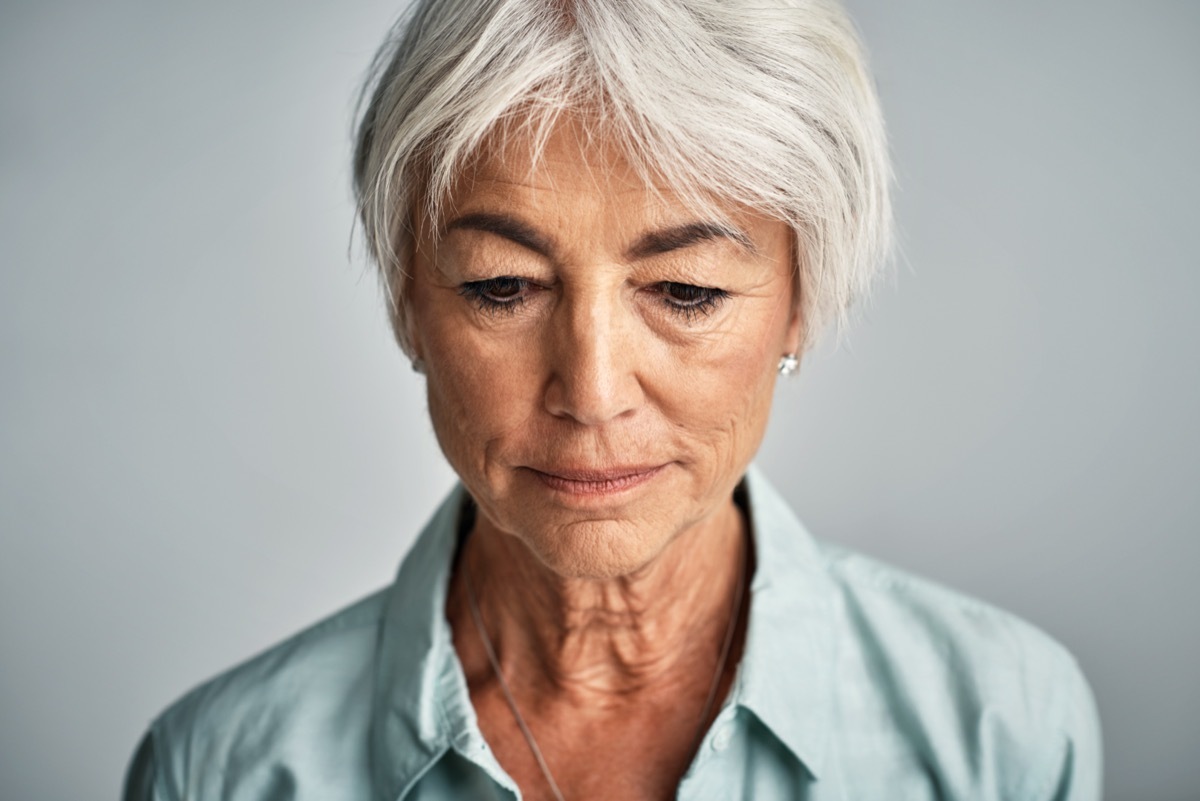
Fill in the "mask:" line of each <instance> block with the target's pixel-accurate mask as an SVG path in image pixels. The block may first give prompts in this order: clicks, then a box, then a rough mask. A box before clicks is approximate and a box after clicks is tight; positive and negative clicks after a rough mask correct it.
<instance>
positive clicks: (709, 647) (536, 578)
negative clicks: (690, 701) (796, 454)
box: [447, 500, 746, 708]
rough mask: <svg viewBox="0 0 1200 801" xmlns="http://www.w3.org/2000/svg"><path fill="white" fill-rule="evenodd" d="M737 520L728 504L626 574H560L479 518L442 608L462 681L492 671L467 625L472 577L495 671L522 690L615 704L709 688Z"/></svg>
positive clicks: (736, 559)
mask: <svg viewBox="0 0 1200 801" xmlns="http://www.w3.org/2000/svg"><path fill="white" fill-rule="evenodd" d="M745 541H746V537H745V526H744V523H743V520H742V516H741V514H740V513H739V511H738V509H737V507H736V506H735V505H734V503H733V501H732V500H730V502H729V503H728V504H727V505H726V506H724V507H722V509H721V510H720V511H718V512H717V513H715V514H714V515H712V516H711V517H710V518H709V519H707V520H705V521H703V522H701V523H699V524H697V525H696V526H693V527H692V528H691V529H688V530H686V531H684V532H681V533H680V534H679V535H678V536H677V537H675V538H674V539H673V540H672V541H671V542H670V543H669V544H668V545H667V547H666V548H665V549H664V550H663V552H662V553H661V554H659V556H658V557H657V558H655V559H654V560H653V561H652V562H651V563H650V564H648V565H645V566H644V567H642V568H641V569H639V570H637V571H636V572H634V573H633V574H630V575H627V576H622V577H618V578H611V579H586V578H564V577H562V576H559V575H557V574H555V573H553V572H552V571H550V570H549V569H548V568H547V567H546V566H545V565H544V564H543V563H541V562H540V560H538V559H537V557H536V556H534V554H533V553H532V552H530V551H529V549H528V548H527V547H526V546H525V545H524V544H523V543H522V542H521V541H520V540H519V539H518V538H516V537H514V536H511V535H509V534H506V533H504V532H502V531H500V530H498V529H496V528H495V527H494V526H493V525H491V524H490V523H489V521H487V520H486V519H485V518H484V517H483V516H480V517H479V518H478V519H477V520H476V522H475V526H474V527H473V529H472V532H471V536H470V538H469V539H468V540H467V543H466V545H465V547H464V549H463V553H462V554H461V556H460V561H459V564H458V569H457V571H456V573H455V577H454V581H453V586H452V588H451V594H450V599H449V603H448V606H447V614H448V617H449V618H450V621H451V624H452V626H453V628H454V631H455V633H456V634H455V640H456V647H457V648H458V650H459V655H460V658H462V660H463V665H464V669H465V670H466V672H467V676H468V681H469V682H470V681H472V677H481V678H482V677H486V676H488V675H489V674H490V665H489V663H488V662H487V657H486V652H485V651H484V650H483V649H482V644H481V643H480V642H478V638H477V637H472V636H469V635H468V634H467V633H469V632H473V631H474V628H473V624H472V621H471V618H470V610H469V608H468V606H467V596H466V592H465V586H464V583H463V582H464V580H470V581H471V582H472V585H473V589H474V591H475V595H476V599H477V602H478V604H479V607H480V611H481V614H482V617H483V621H484V626H485V628H486V630H487V632H488V636H489V638H490V639H491V640H492V642H493V643H494V645H495V650H496V653H497V655H498V657H499V660H500V663H501V669H502V670H503V672H504V674H505V675H506V676H507V677H509V680H510V683H511V684H513V685H514V691H515V692H517V693H518V694H523V693H529V694H531V695H537V696H540V697H543V698H544V697H547V696H548V695H553V696H557V697H560V698H564V699H567V700H571V701H576V702H579V703H580V704H581V705H583V704H585V705H588V706H593V707H594V706H595V705H596V704H599V705H600V706H601V707H602V708H603V707H608V706H612V705H618V704H619V703H620V702H621V701H622V700H626V699H629V698H630V697H640V696H641V695H643V694H645V693H651V694H653V693H655V692H657V691H659V690H662V691H666V692H680V691H682V692H684V693H687V694H689V695H690V694H694V693H700V692H704V691H707V689H708V684H709V683H710V682H711V680H712V676H713V670H715V669H716V665H717V661H718V659H719V657H720V653H721V649H722V646H723V645H724V641H725V639H726V635H727V633H728V631H729V627H730V626H731V625H736V621H731V620H730V616H731V613H732V608H733V606H734V594H735V592H737V588H738V586H739V581H738V579H739V576H740V575H744V573H742V574H739V571H740V570H744V569H745V568H746V565H745V562H744V559H745V557H744V555H743V549H744V548H745V544H744V543H745Z"/></svg>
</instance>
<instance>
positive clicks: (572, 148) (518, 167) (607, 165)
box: [435, 112, 771, 233]
mask: <svg viewBox="0 0 1200 801" xmlns="http://www.w3.org/2000/svg"><path fill="white" fill-rule="evenodd" d="M606 129H608V126H605V125H603V124H600V123H598V122H597V121H596V120H595V119H594V117H593V116H589V115H584V114H579V113H566V112H564V113H562V114H560V115H559V116H558V118H557V119H556V120H555V121H554V122H553V123H552V124H545V125H535V124H532V123H528V122H526V121H521V120H517V121H514V122H511V123H509V124H507V125H504V126H500V127H498V128H497V129H496V130H494V131H493V132H492V133H490V134H489V135H488V136H487V137H485V138H484V140H483V141H482V143H481V144H480V146H479V147H478V148H477V149H476V151H475V153H474V154H473V156H472V157H471V158H470V159H468V160H467V162H466V164H465V165H464V166H463V168H462V169H461V170H460V171H459V173H458V175H457V176H456V180H455V181H454V182H453V184H452V187H451V189H450V191H449V192H448V193H447V196H446V197H445V202H444V203H443V204H441V208H440V209H438V213H437V214H436V215H435V217H436V218H437V221H438V223H439V224H438V225H437V230H438V231H439V233H443V232H444V227H443V226H444V224H445V223H446V222H447V220H448V219H450V218H453V217H454V216H456V215H461V214H468V213H471V212H475V211H479V210H489V211H495V210H502V211H504V212H506V213H516V214H518V215H533V216H536V217H540V218H542V219H544V220H546V221H547V222H551V221H558V222H560V223H567V224H573V223H572V221H574V222H580V221H586V222H587V223H588V224H597V223H600V222H601V221H605V222H606V224H607V225H608V226H609V227H610V228H613V227H615V228H620V229H622V230H624V231H626V232H633V229H638V228H640V227H646V226H653V225H658V224H676V225H677V224H682V223H687V222H694V221H701V220H702V221H704V222H705V223H711V224H714V225H724V226H727V227H729V228H735V229H741V230H746V231H747V232H749V231H750V229H751V228H757V227H759V226H760V225H762V224H764V223H770V222H771V221H768V220H767V219H766V218H765V217H763V216H762V215H760V214H757V213H756V212H755V211H753V210H751V209H748V208H746V207H744V206H740V205H739V204H735V203H731V202H728V201H724V200H722V199H720V198H718V197H716V196H715V195H714V194H713V193H711V192H708V191H706V190H704V189H703V188H699V187H685V188H683V189H682V190H681V189H680V188H679V187H676V186H673V185H672V184H671V183H670V182H669V181H668V179H667V178H666V177H665V176H664V174H663V172H662V171H661V170H657V169H655V168H654V167H652V166H651V165H649V164H647V163H645V161H644V160H639V159H637V158H631V157H630V154H629V151H628V149H627V148H626V146H625V144H624V142H623V141H622V140H623V137H620V136H619V135H616V134H614V133H613V132H611V129H608V130H606ZM551 224H554V223H551Z"/></svg>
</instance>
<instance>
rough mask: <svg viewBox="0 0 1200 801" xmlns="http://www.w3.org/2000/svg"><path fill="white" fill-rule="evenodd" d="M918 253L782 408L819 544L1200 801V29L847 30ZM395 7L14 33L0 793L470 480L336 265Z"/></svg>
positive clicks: (964, 9) (269, 629)
mask: <svg viewBox="0 0 1200 801" xmlns="http://www.w3.org/2000/svg"><path fill="white" fill-rule="evenodd" d="M851 9H852V11H853V12H854V13H855V15H856V16H857V18H858V21H859V23H860V25H861V27H862V28H863V30H864V32H865V36H866V39H867V41H868V43H869V45H870V47H871V49H872V51H873V54H874V60H875V65H876V69H877V72H878V77H879V83H880V88H881V92H882V96H883V100H884V103H885V106H886V109H887V112H888V115H889V119H890V124H891V131H892V138H893V143H894V144H893V147H894V151H895V155H896V163H897V171H898V176H899V183H900V190H899V192H898V195H897V204H898V215H899V219H900V223H901V226H902V230H903V243H902V244H903V260H902V263H901V265H900V266H899V269H898V270H897V279H896V281H895V282H894V283H893V284H891V285H888V286H885V287H883V288H881V290H880V292H879V293H878V294H877V295H876V298H875V301H874V303H873V304H872V305H871V306H870V307H869V308H867V309H866V310H865V313H864V316H863V320H862V323H861V324H860V325H859V326H858V327H857V328H856V329H855V330H854V332H853V334H852V336H851V339H850V341H849V343H848V345H847V346H846V347H844V348H843V349H842V350H841V351H839V352H837V353H833V352H831V351H830V349H828V348H826V349H823V350H821V351H820V352H818V353H815V354H813V355H811V356H810V357H809V358H808V359H807V360H806V362H805V364H804V365H803V368H802V375H801V378H800V380H799V381H796V382H789V383H787V384H785V385H784V386H782V387H781V389H780V391H779V396H778V400H777V406H776V411H775V416H774V419H773V421H772V427H771V430H770V433H769V439H768V442H767V444H766V445H765V446H764V450H763V453H762V456H761V463H762V464H763V465H764V467H765V468H766V470H767V472H768V473H769V474H770V475H771V476H773V478H774V479H775V481H776V482H777V483H778V484H779V485H781V486H782V488H783V489H784V490H785V492H786V493H787V494H788V496H789V497H790V498H791V499H792V500H793V501H794V503H795V505H796V506H797V508H798V509H799V510H800V512H801V514H802V516H804V517H805V519H806V520H807V522H808V523H809V525H810V527H811V528H812V529H813V530H814V531H816V532H817V533H818V534H819V535H821V536H824V537H827V538H832V539H838V540H841V541H844V542H846V543H850V544H851V545H853V546H856V547H860V548H862V549H864V550H866V551H869V552H871V553H874V554H876V555H878V556H880V557H882V558H885V559H888V560H890V561H893V562H895V563H897V564H900V565H902V566H905V567H908V568H911V569H913V570H915V571H918V572H921V573H924V574H926V575H929V576H931V577H934V578H936V579H938V580H940V581H942V582H945V583H948V584H951V585H953V586H956V587H958V588H961V589H963V590H965V591H967V592H969V593H972V594H975V595H978V596H981V597H983V598H985V599H988V600H991V601H993V602H995V603H997V604H999V605H1001V606H1004V607H1006V608H1009V609H1012V610H1014V611H1016V612H1018V613H1020V614H1022V615H1024V616H1025V617H1027V618H1029V619H1031V620H1033V621H1034V622H1036V623H1037V624H1039V625H1040V626H1042V627H1043V628H1045V629H1047V630H1048V631H1050V632H1051V633H1052V634H1054V635H1055V636H1057V637H1058V638H1059V639H1061V640H1062V641H1064V642H1065V643H1066V644H1067V645H1068V646H1069V647H1070V648H1071V649H1072V650H1073V651H1074V652H1075V653H1076V654H1077V656H1078V658H1079V660H1080V661H1081V663H1082V665H1083V666H1084V668H1085V671H1086V672H1087V674H1088V676H1089V677H1090V679H1091V682H1092V684H1093V686H1094V689H1095V691H1096V694H1097V696H1098V698H1099V704H1100V710H1101V714H1102V716H1103V720H1104V724H1105V736H1106V746H1107V756H1108V763H1107V767H1108V771H1107V775H1108V788H1109V794H1108V797H1109V798H1111V799H1115V800H1116V801H1122V800H1125V801H1182V800H1183V799H1195V798H1197V797H1200V791H1197V789H1196V788H1197V787H1200V759H1197V755H1200V692H1198V691H1197V689H1196V684H1197V678H1198V677H1200V626H1198V625H1197V623H1196V622H1195V619H1194V614H1195V612H1196V609H1197V606H1198V601H1200V590H1198V589H1197V587H1196V584H1195V582H1194V580H1193V574H1194V572H1195V565H1196V562H1197V557H1198V556H1200V551H1198V547H1197V544H1196V537H1195V535H1196V533H1197V529H1198V527H1200V526H1198V524H1200V509H1198V503H1197V492H1196V489H1195V484H1196V479H1197V477H1198V475H1200V470H1198V469H1197V468H1198V467H1200V459H1198V457H1197V451H1198V449H1200V426H1198V425H1197V422H1196V414H1197V410H1198V409H1200V377H1198V374H1197V369H1196V367H1197V365H1196V346H1197V344H1198V342H1200V322H1197V319H1196V315H1195V314H1194V312H1195V310H1196V307H1197V297H1198V296H1200V272H1198V271H1197V266H1198V264H1197V262H1198V258H1197V255H1196V245H1195V235H1196V230H1197V229H1196V217H1197V211H1198V210H1200V209H1198V203H1197V199H1196V187H1197V186H1198V185H1200V158H1198V156H1197V143H1198V142H1200V93H1198V91H1197V90H1198V88H1200V46H1198V45H1197V42H1200V5H1198V4H1193V3H1184V2H1166V1H1162V2H1139V3H1126V4H1110V3H1096V2H1053V3H1046V2H1032V0H1030V1H1028V2H1015V3H1014V2H1005V3H992V4H989V5H988V6H986V7H984V6H982V5H981V4H974V5H968V4H954V3H949V2H943V3H937V4H934V3H926V2H910V3H895V2H888V0H855V1H854V2H852V3H851ZM396 11H397V3H396V2H379V1H378V0H371V1H369V2H357V3H316V2H313V3H288V2H283V1H282V0H256V1H254V2H246V1H245V0H240V1H239V2H234V1H233V0H208V2H205V3H189V4H184V3H152V2H133V1H132V0H123V1H122V0H111V1H110V2H103V3H95V2H87V3H85V2H65V1H64V0H37V2H32V1H28V2H5V3H4V4H3V5H0V15H2V16H0V181H2V183H0V371H2V372H0V382H2V384H0V387H2V391H0V797H2V798H3V799H5V801H7V799H64V800H65V799H77V798H103V797H114V796H115V795H116V793H117V787H118V785H119V782H120V777H121V774H122V771H123V769H124V764H125V761H126V759H127V757H128V755H129V753H130V751H131V749H132V748H133V746H134V744H135V742H136V740H137V738H138V736H139V734H140V732H141V731H142V730H143V728H144V726H145V725H146V723H147V722H148V721H149V719H150V718H151V716H152V715H154V714H155V713H156V712H157V711H158V710H159V709H161V708H162V707H163V706H164V705H165V704H167V703H168V702H169V701H170V700H172V699H173V698H175V697H177V696H178V695H179V694H180V693H181V692H182V691H183V690H185V689H186V688H188V687H189V686H191V685H193V684H194V683H196V682H198V681H200V680H202V679H203V678H205V677H207V676H209V675H211V674H213V673H214V672H216V671H218V670H220V669H222V668H224V667H226V666H228V665H230V664H232V663H233V662H235V661H238V660H240V659H242V658H244V657H246V656H247V655H249V654H251V653H253V652H255V651H257V650H259V649H261V648H262V647H264V646H266V645H267V644H269V643H271V642H273V641H275V640H278V639H280V638H282V637H284V636H286V635H287V634H289V633H291V632H293V631H294V630H296V629H298V628H300V627H302V626H303V625H305V624H306V623H308V622H311V621H313V620H315V619H316V618H318V617H319V616H322V615H324V614H325V613H327V612H329V611H331V610H333V609H335V608H337V607H338V606H340V605H342V604H344V603H346V602H349V601H351V600H352V599H354V598H356V597H358V596H360V595H362V594H365V593H366V592H368V591H370V590H372V589H374V588H376V587H378V586H380V585H382V584H383V583H385V582H386V581H388V579H389V577H390V576H391V575H392V573H393V571H394V569H395V566H396V564H397V563H398V561H399V559H400V557H401V555H402V553H403V552H404V550H405V548H406V546H407V544H408V543H409V541H410V539H411V537H412V536H413V534H414V533H415V531H416V530H417V529H418V527H419V526H420V524H421V523H422V522H423V520H424V519H425V517H426V515H427V514H428V513H429V512H430V511H431V509H432V508H433V506H434V504H435V501H436V499H437V498H438V497H439V496H440V495H441V493H442V492H443V491H444V490H445V488H446V487H447V486H448V485H449V483H450V481H451V479H452V477H451V474H450V472H449V470H448V469H447V468H446V467H445V466H444V464H443V463H442V461H441V459H440V456H439V455H438V453H437V448H436V445H435V443H434V441H433V439H432V436H431V433H430V427H429V424H428V423H427V421H426V417H425V413H424V410H423V400H422V394H421V386H420V384H419V382H418V380H417V379H416V377H415V376H414V375H413V374H412V373H411V372H409V370H408V366H407V364H406V363H405V361H404V360H403V359H402V358H401V357H400V356H399V354H398V352H397V351H396V349H395V348H394V347H393V345H392V343H391V340H390V336H389V333H388V331H387V329H386V325H385V322H384V317H383V314H382V312H381V309H380V303H379V298H378V293H377V291H376V288H375V283H374V280H373V278H372V277H371V276H370V274H369V273H368V272H367V271H366V268H365V267H364V263H363V261H362V259H361V257H360V256H358V255H355V256H353V257H352V258H349V259H348V258H347V246H348V243H349V230H350V223H351V206H350V201H349V192H348V175H347V167H346V162H347V151H348V144H347V142H348V130H349V117H350V98H351V95H352V92H353V90H354V88H355V86H356V84H357V81H358V79H359V77H360V75H361V72H362V70H363V69H364V68H365V65H366V63H367V61H368V59H369V58H370V56H371V54H372V52H373V50H374V47H375V46H376V44H377V42H378V41H379V39H380V37H381V36H382V34H383V31H384V30H385V28H386V26H387V25H388V24H389V23H390V21H391V19H392V18H393V16H394V15H395V13H396Z"/></svg>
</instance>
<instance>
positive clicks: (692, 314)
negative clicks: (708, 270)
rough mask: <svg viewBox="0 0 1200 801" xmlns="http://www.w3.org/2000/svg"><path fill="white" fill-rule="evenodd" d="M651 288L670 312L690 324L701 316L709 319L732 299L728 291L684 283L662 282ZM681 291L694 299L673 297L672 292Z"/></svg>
mask: <svg viewBox="0 0 1200 801" xmlns="http://www.w3.org/2000/svg"><path fill="white" fill-rule="evenodd" d="M651 288H652V290H653V291H654V292H656V293H657V294H658V295H659V296H660V300H661V302H662V304H663V305H664V306H665V307H666V308H667V309H668V310H670V311H672V312H674V313H675V314H678V315H680V316H682V317H684V318H686V319H687V321H688V322H691V321H693V320H695V319H696V318H697V317H700V316H703V317H707V316H708V315H710V314H712V313H713V312H714V311H716V310H717V308H718V307H719V306H720V305H721V304H722V303H724V302H725V301H726V300H728V299H729V298H730V297H731V294H730V293H729V292H728V291H727V290H724V289H720V288H718V287H709V286H702V285H700V284H689V283H685V282H682V281H660V282H659V283H657V284H654V285H652V287H651ZM680 290H682V291H683V293H684V294H687V295H691V296H693V297H691V298H689V299H685V300H680V299H678V298H675V297H673V296H672V292H674V291H680Z"/></svg>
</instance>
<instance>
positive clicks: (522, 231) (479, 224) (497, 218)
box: [446, 211, 554, 258]
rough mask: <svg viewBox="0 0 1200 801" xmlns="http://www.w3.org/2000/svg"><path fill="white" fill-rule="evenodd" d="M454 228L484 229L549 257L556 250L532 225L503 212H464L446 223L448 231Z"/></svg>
mask: <svg viewBox="0 0 1200 801" xmlns="http://www.w3.org/2000/svg"><path fill="white" fill-rule="evenodd" d="M454 230H470V231H483V232H484V233H488V234H495V235H496V236H500V237H503V238H505V239H507V240H509V241H510V242H515V243H517V244H518V245H520V246H521V247H523V248H528V249H529V250H532V251H533V252H534V253H537V254H538V255H540V256H545V257H547V258H549V257H550V254H551V251H553V250H554V248H553V247H551V245H550V243H549V242H548V241H547V240H546V238H545V237H543V236H542V235H541V234H539V233H538V232H537V231H535V230H534V229H533V228H532V227H530V226H528V225H526V224H525V223H523V222H521V221H520V220H514V219H513V218H512V217H508V216H505V215H503V214H489V213H488V212H482V211H480V212H473V213H471V214H464V215H463V216H461V217H456V218H454V219H453V220H451V221H450V222H449V223H447V224H446V231H454Z"/></svg>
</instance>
